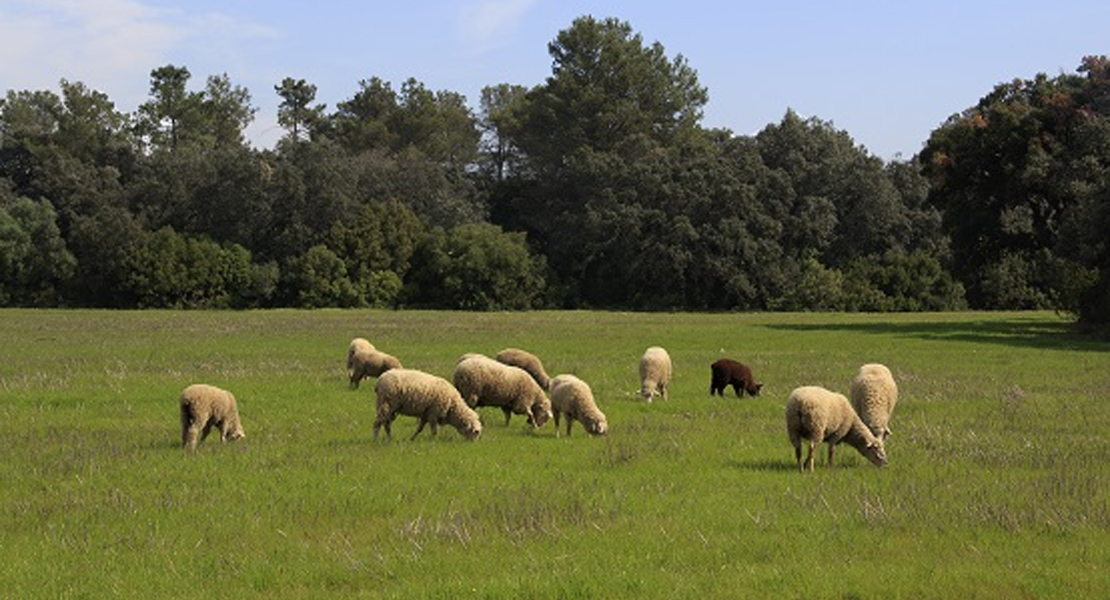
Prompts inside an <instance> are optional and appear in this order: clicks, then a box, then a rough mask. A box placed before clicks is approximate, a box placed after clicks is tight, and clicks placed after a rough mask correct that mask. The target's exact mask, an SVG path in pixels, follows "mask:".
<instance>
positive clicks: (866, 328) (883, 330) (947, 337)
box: [764, 317, 1110, 352]
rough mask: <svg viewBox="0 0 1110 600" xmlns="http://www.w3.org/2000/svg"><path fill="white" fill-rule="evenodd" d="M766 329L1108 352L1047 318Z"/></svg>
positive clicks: (1103, 344)
mask: <svg viewBox="0 0 1110 600" xmlns="http://www.w3.org/2000/svg"><path fill="white" fill-rule="evenodd" d="M764 327H766V328H768V329H773V330H777V331H794V332H803V333H804V332H828V331H832V332H836V331H843V332H856V333H867V334H875V335H886V336H894V337H906V338H916V339H920V340H931V341H946V342H948V341H956V342H973V343H987V344H999V345H1004V346H1012V347H1021V348H1036V349H1040V350H1075V351H1085V352H1110V342H1107V341H1105V340H1099V339H1097V338H1095V337H1091V336H1087V335H1084V334H1082V333H1080V332H1079V331H1078V329H1077V328H1076V326H1075V324H1074V323H1071V322H1069V321H1064V320H1060V319H1055V318H1049V317H1043V318H1041V317H1030V318H1014V319H1004V320H994V319H990V320H948V321H913V322H900V321H878V320H876V321H869V322H866V323H835V322H828V323H774V324H768V325H764Z"/></svg>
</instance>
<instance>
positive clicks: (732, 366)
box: [709, 358, 763, 398]
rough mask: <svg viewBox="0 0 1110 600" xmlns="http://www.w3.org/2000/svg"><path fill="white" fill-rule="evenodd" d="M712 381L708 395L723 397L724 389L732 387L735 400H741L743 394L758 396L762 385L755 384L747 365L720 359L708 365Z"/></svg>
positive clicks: (728, 359)
mask: <svg viewBox="0 0 1110 600" xmlns="http://www.w3.org/2000/svg"><path fill="white" fill-rule="evenodd" d="M710 369H711V370H712V371H713V379H712V381H711V382H710V384H709V395H710V396H712V395H713V394H717V395H718V396H722V397H723V396H724V395H725V388H726V387H727V386H730V385H731V386H732V389H733V391H735V392H736V397H737V398H743V397H744V392H747V393H748V394H750V395H752V396H758V395H759V390H760V389H761V388H762V387H763V384H762V383H756V382H755V378H754V377H752V369H751V367H749V366H748V365H745V364H742V363H739V362H736V361H735V360H732V359H730V358H722V359H720V360H718V361H717V362H715V363H713V364H712V365H710Z"/></svg>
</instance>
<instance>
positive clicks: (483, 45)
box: [459, 0, 536, 52]
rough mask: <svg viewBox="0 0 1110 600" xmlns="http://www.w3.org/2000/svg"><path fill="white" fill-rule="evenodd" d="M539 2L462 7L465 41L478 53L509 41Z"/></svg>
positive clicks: (504, 0)
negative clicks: (529, 10)
mask: <svg viewBox="0 0 1110 600" xmlns="http://www.w3.org/2000/svg"><path fill="white" fill-rule="evenodd" d="M535 4H536V0H484V1H482V2H479V3H476V4H469V5H467V6H465V7H463V8H462V9H461V11H460V13H459V29H460V32H461V34H462V37H463V38H464V41H466V42H467V43H469V44H473V45H474V46H475V49H476V50H477V51H479V52H486V51H489V50H492V49H494V48H497V47H499V46H501V45H503V44H505V43H507V42H508V40H507V38H509V37H510V36H511V35H512V34H513V33H514V31H515V30H516V28H517V27H518V26H519V24H520V22H521V21H522V20H523V19H524V16H525V14H527V12H528V9H530V8H531V7H532V6H533V5H535Z"/></svg>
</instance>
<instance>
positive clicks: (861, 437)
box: [180, 338, 898, 472]
mask: <svg viewBox="0 0 1110 600" xmlns="http://www.w3.org/2000/svg"><path fill="white" fill-rule="evenodd" d="M639 366H640V396H641V397H643V399H644V400H646V401H647V402H651V401H652V400H653V399H654V398H655V397H656V396H660V397H661V398H663V399H666V398H667V387H668V386H669V385H670V382H671V378H672V374H673V367H672V364H671V357H670V355H669V354H668V353H667V351H666V350H665V349H663V348H661V347H659V346H652V347H650V348H648V349H647V350H646V351H645V352H644V354H643V356H641V357H640V365H639ZM710 371H711V380H710V387H709V393H710V395H713V394H717V395H720V396H723V395H724V389H725V388H726V387H729V386H731V387H732V388H733V391H734V392H735V393H736V395H737V396H738V397H742V396H743V395H744V394H745V393H747V394H749V395H751V396H757V395H759V391H760V389H761V388H762V387H763V384H761V383H757V382H756V381H755V378H754V377H753V375H752V370H751V368H750V367H748V366H747V365H744V364H742V363H740V362H737V361H735V360H731V359H727V358H726V359H720V360H718V361H716V362H714V363H713V364H712V365H711V366H710ZM347 375H348V379H349V381H350V386H351V387H352V388H358V386H359V384H360V383H361V382H362V380H364V379H367V378H376V379H377V383H376V384H375V386H374V390H375V395H376V397H377V414H376V418H375V419H374V427H373V430H374V438H375V439H377V437H378V433H379V431H380V430H381V429H382V428H385V433H386V436H388V437H392V424H393V421H394V420H395V419H396V418H397V416H398V415H405V416H409V417H415V418H416V419H417V421H418V423H417V427H416V432H415V433H413V434H412V438H411V439H415V438H416V436H418V435H420V432H421V431H423V430H424V427H425V426H427V425H431V429H432V435H433V436H434V435H435V434H436V432H437V430H438V428H439V426H440V425H445V424H446V425H450V426H452V427H454V428H455V430H456V431H458V432H459V434H460V435H462V436H463V437H464V438H466V439H468V440H475V439H478V438H479V437H480V436H481V435H482V422H481V419H480V418H479V416H478V413H477V412H476V411H475V409H476V408H479V407H483V406H490V407H498V408H500V409H501V410H502V411H503V412H504V414H505V425H506V426H507V425H508V424H509V420H510V419H511V418H512V415H513V414H518V415H523V416H525V417H526V418H527V420H528V423H529V424H530V425H531V426H532V427H534V428H537V429H538V428H540V427H543V425H544V424H545V423H547V421H548V420H550V419H552V418H554V420H555V433H556V435H560V430H559V420H560V418H561V417H566V434H567V435H568V436H569V435H570V431H571V424H572V423H573V422H574V421H578V422H579V423H581V424H582V426H583V428H584V429H585V430H586V432H587V433H589V434H590V435H606V434H607V433H608V431H609V425H608V422H607V421H606V418H605V414H604V413H602V412H601V410H600V409H599V408H598V406H597V402H596V400H595V399H594V395H593V392H592V390H591V389H590V386H589V384H587V383H586V382H585V381H582V380H581V379H579V378H578V377H576V376H574V375H569V374H564V375H558V376H556V377H554V378H552V377H549V376H548V375H547V372H546V371H545V370H544V367H543V364H542V362H541V361H540V359H539V358H538V357H536V356H535V355H534V354H532V353H530V352H527V351H525V350H521V349H518V348H507V349H505V350H502V351H501V352H499V353H497V355H496V357H494V358H489V357H487V356H485V355H482V354H474V353H470V354H464V355H462V356H461V357H459V359H458V361H457V362H456V364H455V369H454V373H453V375H452V380H451V381H448V380H447V379H444V378H442V377H439V376H436V375H432V374H430V373H425V372H423V371H419V370H416V369H406V368H404V366H403V365H402V364H401V361H400V360H398V359H397V358H396V357H394V356H392V355H390V354H387V353H385V352H382V351H381V350H378V349H377V348H375V347H374V345H373V344H371V343H370V342H369V341H367V340H366V339H364V338H355V339H354V340H352V341H351V343H350V345H349V346H348V348H347ZM849 393H850V395H851V401H849V399H848V398H847V397H845V396H844V395H842V394H838V393H836V392H832V391H830V390H827V389H825V388H822V387H818V386H802V387H799V388H796V389H794V390H793V391H792V392H791V393H790V396H789V398H788V400H787V403H786V430H787V434H788V436H789V438H790V443H791V445H792V446H793V447H794V458H795V460H796V461H797V463H798V469H799V470H800V471H802V472H805V471H807V470H809V471H812V470H813V466H814V448H815V447H816V446H819V445H820V444H821V443H823V442H827V443H828V453H829V458H828V462H829V466H830V467H831V466H832V465H833V450H834V448H835V447H836V445H837V444H839V443H840V442H847V443H848V445H850V446H852V447H853V448H855V449H856V450H858V451H859V453H860V454H862V455H863V456H864V457H866V458H867V459H868V460H869V461H871V462H872V463H873V464H875V465H877V466H884V465H886V464H887V458H886V450H885V447H884V443H885V441H886V438H887V436H888V435H890V427H889V424H890V417H891V415H892V413H893V412H894V405H895V404H896V403H897V401H898V386H897V384H896V383H895V382H894V377H893V376H892V374H891V372H890V369H888V368H887V367H886V366H884V365H881V364H866V365H863V366H862V367H860V369H859V372H858V373H857V374H856V376H855V377H854V378H853V379H852V380H851V383H850V385H849ZM549 394H550V398H549V397H548V395H549ZM180 408H181V443H182V446H183V447H184V448H185V450H187V451H194V450H195V449H196V446H197V443H198V441H199V440H203V439H204V438H206V437H207V436H208V434H209V432H210V431H211V430H212V429H213V428H218V429H219V430H220V440H221V441H222V442H228V441H232V440H236V439H238V438H241V437H245V435H246V434H245V433H244V432H243V426H242V424H241V423H240V421H239V414H238V410H237V408H236V404H235V396H233V395H232V394H231V392H229V391H227V390H223V389H220V388H217V387H214V386H211V385H206V384H195V385H190V386H189V387H187V388H185V389H184V390H183V391H182V392H181V402H180ZM803 441H804V442H806V443H807V444H808V453H807V455H806V457H805V460H804V461H803V459H802V442H803Z"/></svg>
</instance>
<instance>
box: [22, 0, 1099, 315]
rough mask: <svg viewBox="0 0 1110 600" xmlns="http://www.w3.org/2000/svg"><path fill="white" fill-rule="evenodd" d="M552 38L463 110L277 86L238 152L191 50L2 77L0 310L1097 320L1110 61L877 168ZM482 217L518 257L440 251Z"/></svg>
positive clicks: (1011, 100)
mask: <svg viewBox="0 0 1110 600" xmlns="http://www.w3.org/2000/svg"><path fill="white" fill-rule="evenodd" d="M548 50H549V52H550V55H551V57H552V72H551V76H550V77H548V78H547V79H546V81H545V82H544V83H542V84H540V85H537V86H535V87H533V88H531V89H527V88H524V87H522V86H517V85H512V84H509V83H502V84H497V85H493V86H490V87H487V88H486V89H485V90H483V93H482V97H481V98H480V102H479V105H480V109H479V111H478V113H477V114H475V113H474V112H472V111H471V109H470V108H468V106H467V104H466V99H465V98H463V97H462V96H460V95H459V94H457V93H454V92H450V91H432V90H429V89H427V88H426V87H425V86H424V85H423V84H422V83H420V82H419V81H418V80H416V79H414V78H410V79H408V80H406V81H404V82H403V83H402V84H401V86H400V89H394V88H393V86H392V84H390V83H389V82H386V81H383V80H382V79H380V78H378V77H371V78H369V79H365V80H362V81H360V82H359V85H358V90H357V92H356V93H355V94H354V95H353V96H352V97H351V98H350V99H348V100H345V101H342V102H339V103H338V104H337V106H336V107H335V109H334V110H329V109H328V107H327V106H325V105H323V104H320V103H317V102H316V99H315V97H316V87H315V86H314V85H313V84H311V83H309V82H306V81H304V80H297V79H293V78H285V79H284V80H283V81H281V82H280V83H279V84H277V85H275V86H274V92H275V93H276V94H277V95H278V96H279V97H280V99H281V105H280V108H279V113H278V121H279V123H280V124H281V126H282V127H284V128H285V130H286V132H287V135H286V136H285V137H284V138H283V139H282V140H281V141H280V142H279V143H278V144H277V146H276V147H275V148H273V149H267V150H258V149H254V148H251V147H250V146H249V145H248V144H247V142H246V141H245V140H244V136H243V131H244V128H245V127H246V126H247V125H248V124H249V123H250V122H251V121H252V119H253V118H254V113H255V109H254V107H253V106H252V105H251V95H250V93H249V92H248V91H247V90H245V89H243V88H241V87H239V86H236V85H234V84H233V83H232V82H231V81H229V79H228V77H227V76H226V75H222V76H210V77H208V79H207V81H206V83H205V86H204V87H203V89H201V90H198V91H194V90H191V89H190V87H189V83H190V79H191V73H190V72H189V70H188V69H187V68H184V67H178V66H174V65H166V66H163V67H159V68H156V69H154V70H152V71H151V84H150V99H149V100H148V101H147V102H145V103H143V104H142V105H141V106H140V107H139V108H138V110H137V111H135V112H134V113H133V114H124V113H120V112H118V111H117V110H116V109H115V107H114V105H113V103H112V102H111V100H110V99H109V98H107V97H106V96H105V95H103V94H102V93H100V92H96V91H92V90H89V89H88V88H86V87H85V86H84V85H83V84H81V83H71V82H68V81H62V82H61V93H60V95H59V94H57V93H54V92H51V91H14V90H11V91H8V92H7V94H6V96H5V97H4V98H3V99H2V100H0V236H2V237H0V241H2V243H0V269H3V270H4V272H5V273H11V274H13V275H12V276H11V277H6V278H5V279H4V281H3V282H0V285H2V286H3V288H2V289H0V303H2V304H4V305H17V306H35V305H48V306H54V305H62V306H66V305H76V306H117V307H134V306H165V307H174V306H183V307H203V306H379V305H402V304H403V305H412V306H438V307H449V308H480V309H509V308H519V307H524V306H528V307H535V306H558V307H604V308H632V309H648V310H658V309H687V310H795V309H818V310H828V309H832V310H863V311H905V310H944V309H958V308H963V307H965V306H966V305H970V306H972V307H975V308H991V309H995V308H1056V309H1062V310H1066V311H1069V312H1072V313H1076V314H1079V315H1081V316H1082V317H1083V318H1084V319H1085V320H1087V321H1090V322H1092V323H1096V324H1097V323H1105V322H1108V321H1110V284H1108V283H1107V282H1108V280H1110V266H1108V262H1107V261H1108V258H1107V257H1108V256H1110V254H1108V252H1107V250H1106V243H1105V241H1104V239H1103V238H1104V236H1102V235H1101V234H1102V232H1103V231H1104V230H1105V225H1107V218H1108V217H1107V215H1108V214H1110V212H1108V210H1110V209H1107V198H1108V195H1110V194H1108V191H1107V190H1108V188H1107V185H1108V184H1107V181H1108V180H1110V179H1108V177H1107V165H1108V159H1110V133H1108V132H1110V124H1108V119H1110V100H1107V94H1108V93H1110V92H1108V91H1107V90H1108V89H1110V87H1108V86H1110V84H1108V83H1107V81H1108V80H1110V75H1108V72H1110V67H1108V66H1107V64H1108V62H1107V60H1106V59H1105V58H1102V57H1088V58H1086V59H1084V61H1083V63H1082V65H1081V67H1080V70H1079V74H1077V75H1060V76H1058V77H1055V78H1049V77H1047V76H1044V75H1038V76H1037V77H1036V78H1035V79H1033V80H1030V81H1021V80H1019V81H1015V82H1013V83H1010V84H1004V85H1000V86H998V87H997V88H996V89H995V90H994V91H993V92H992V93H990V94H989V95H987V96H986V97H984V98H983V100H981V101H980V103H979V104H978V105H977V106H975V107H972V108H969V109H967V110H965V111H963V112H962V113H960V114H958V115H955V116H953V117H952V118H951V119H950V120H949V121H948V122H947V123H945V124H944V125H942V126H941V127H940V128H938V129H937V130H936V131H935V132H933V134H932V136H931V137H930V139H929V140H928V143H927V144H926V146H925V148H924V150H923V151H922V153H921V154H920V155H919V156H916V157H913V159H910V160H907V161H902V160H894V161H892V162H889V163H886V162H884V161H883V160H881V159H879V158H877V157H875V156H873V155H871V154H870V153H869V152H868V151H867V150H866V149H865V148H863V147H861V146H859V145H857V144H856V143H855V142H854V141H853V140H852V138H851V137H850V135H849V134H848V133H847V132H844V131H840V130H837V129H835V128H834V127H833V125H832V124H831V123H828V122H824V121H821V120H820V119H817V118H809V119H805V118H802V117H800V116H799V115H797V114H796V113H794V112H793V111H787V112H786V114H785V115H784V117H783V119H782V121H781V122H779V123H774V124H770V125H768V126H767V127H766V128H765V129H763V130H762V131H760V132H758V133H757V134H756V135H754V136H737V135H734V134H732V133H731V132H729V131H727V130H710V129H706V128H704V127H702V126H701V116H702V109H703V108H704V107H705V105H706V104H707V103H708V101H709V90H707V89H706V88H705V87H703V86H702V85H701V84H700V83H699V81H698V78H697V72H696V70H695V69H694V68H693V66H691V65H689V64H688V63H687V61H686V60H685V58H683V57H682V56H681V55H677V56H674V57H670V56H668V55H667V53H666V52H665V50H664V48H663V47H662V46H661V45H660V44H658V43H646V42H645V41H644V40H643V39H642V38H641V37H640V35H639V34H636V33H635V32H634V31H633V29H632V27H631V26H630V25H629V24H628V23H624V22H621V21H618V20H616V19H595V18H592V17H582V18H579V19H577V20H575V21H574V22H573V23H572V24H571V25H570V27H568V28H567V29H565V30H563V31H561V32H559V34H558V35H557V36H556V38H555V39H554V40H553V41H552V42H550V43H549V45H548ZM29 203H30V204H29ZM32 205H33V206H35V207H38V208H35V209H34V210H31V209H30V207H31V206H32ZM479 225H489V226H490V227H477V226H479ZM458 228H464V229H461V230H458V231H456V229H458ZM479 232H480V233H479ZM521 234H523V235H521ZM474 235H479V237H481V238H482V239H483V243H485V244H486V245H487V247H488V248H512V252H511V253H510V254H511V255H512V258H509V257H506V259H505V260H504V261H494V260H487V261H479V262H477V263H474V264H464V263H465V262H466V260H465V259H463V260H458V259H457V257H456V258H455V259H452V260H441V259H438V258H436V256H435V255H436V254H437V253H439V252H442V251H445V250H442V249H443V248H446V247H447V246H450V243H448V242H450V241H451V240H454V241H458V240H465V239H469V238H470V237H473V236H474ZM362 236H369V237H370V239H365V240H363V239H360V238H362ZM498 238H500V239H498ZM31 248H33V249H35V251H31V250H29V249H31ZM522 251H523V252H527V253H528V254H529V255H530V258H528V259H527V260H521V259H519V258H518V257H517V255H518V254H519V253H520V252H522ZM475 253H476V255H477V254H481V252H480V251H478V250H475ZM414 256H418V257H420V260H416V261H413V260H412V259H413V258H414ZM31 257H33V262H34V264H30V262H29V261H32V258H31ZM440 258H442V257H440ZM243 260H245V261H246V262H247V263H248V264H247V266H246V267H245V268H244V266H243V265H242V264H240V263H241V262H243ZM158 261H164V262H166V263H171V264H163V265H161V266H158V265H156V264H155V263H156V262H158ZM221 262H222V263H226V264H225V266H224V267H221V268H222V269H223V271H221V272H220V273H216V271H218V270H219V269H216V267H214V266H211V265H212V264H215V263H221ZM205 263H210V265H209V266H204V264H205ZM504 263H511V264H513V265H516V267H510V268H516V269H518V271H514V272H508V273H495V272H493V271H494V270H496V269H499V268H502V267H503V266H504ZM526 263H527V264H528V265H530V266H525V265H526ZM137 268H138V269H140V270H139V271H138V272H136V269H137ZM520 269H523V272H526V274H524V275H522V274H521V273H522V271H520ZM202 271H204V272H202ZM521 276H523V277H524V281H526V284H525V285H524V287H523V289H515V286H514V285H512V284H511V282H513V281H516V280H518V278H519V277H521ZM483 286H494V287H492V288H489V289H481V290H478V289H476V288H477V287H483ZM194 287H195V288H197V289H185V288H194ZM462 288H468V289H467V290H465V291H464V290H463V289H462ZM479 298H480V299H479Z"/></svg>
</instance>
